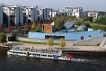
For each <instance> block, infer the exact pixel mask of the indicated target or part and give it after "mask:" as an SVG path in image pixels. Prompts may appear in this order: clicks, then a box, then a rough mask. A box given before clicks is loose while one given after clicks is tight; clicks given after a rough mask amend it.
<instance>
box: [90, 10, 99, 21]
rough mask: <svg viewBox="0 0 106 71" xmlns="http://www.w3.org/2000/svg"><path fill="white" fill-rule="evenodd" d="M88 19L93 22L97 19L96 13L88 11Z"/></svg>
mask: <svg viewBox="0 0 106 71" xmlns="http://www.w3.org/2000/svg"><path fill="white" fill-rule="evenodd" d="M88 17H92V18H93V20H95V19H97V18H98V12H97V11H89V12H88Z"/></svg>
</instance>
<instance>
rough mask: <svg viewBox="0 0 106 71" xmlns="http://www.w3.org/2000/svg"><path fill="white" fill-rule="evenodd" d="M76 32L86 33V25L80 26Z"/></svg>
mask: <svg viewBox="0 0 106 71" xmlns="http://www.w3.org/2000/svg"><path fill="white" fill-rule="evenodd" d="M77 30H80V31H88V27H87V26H86V25H81V26H79V27H78V28H77Z"/></svg>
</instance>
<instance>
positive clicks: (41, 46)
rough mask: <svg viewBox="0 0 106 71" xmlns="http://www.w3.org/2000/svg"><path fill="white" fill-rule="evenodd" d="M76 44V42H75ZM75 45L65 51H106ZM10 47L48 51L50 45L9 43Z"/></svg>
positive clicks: (54, 47)
mask: <svg viewBox="0 0 106 71" xmlns="http://www.w3.org/2000/svg"><path fill="white" fill-rule="evenodd" d="M73 43H74V42H73ZM73 43H69V42H68V43H67V44H66V46H65V47H64V49H65V50H73V51H74V50H75V51H76V50H78V51H106V48H101V47H99V46H73V45H72V44H73ZM8 44H9V45H12V46H13V47H30V48H32V47H33V48H37V49H48V48H49V46H48V45H43V44H28V43H19V42H8ZM51 48H53V49H60V48H61V47H60V46H59V45H54V46H52V47H51Z"/></svg>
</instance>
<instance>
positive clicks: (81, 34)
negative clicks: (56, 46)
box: [28, 30, 103, 40]
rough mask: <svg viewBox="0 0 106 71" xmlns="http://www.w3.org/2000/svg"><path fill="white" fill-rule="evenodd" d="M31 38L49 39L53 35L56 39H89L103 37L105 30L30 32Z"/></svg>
mask: <svg viewBox="0 0 106 71" xmlns="http://www.w3.org/2000/svg"><path fill="white" fill-rule="evenodd" d="M28 35H29V36H28V37H29V38H37V39H47V38H49V37H53V38H54V39H60V38H64V39H65V40H80V39H84V40H86V39H88V38H89V37H93V36H96V37H103V32H101V31H100V30H96V31H83V32H70V33H62V32H61V33H60V32H59V33H41V32H29V33H28Z"/></svg>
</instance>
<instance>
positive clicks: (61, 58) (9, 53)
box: [7, 51, 70, 61]
mask: <svg viewBox="0 0 106 71" xmlns="http://www.w3.org/2000/svg"><path fill="white" fill-rule="evenodd" d="M7 54H8V55H14V56H23V57H32V58H43V59H52V60H65V61H70V59H69V58H63V57H58V59H55V58H54V57H44V56H35V55H26V54H18V53H11V52H9V51H8V52H7Z"/></svg>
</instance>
